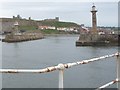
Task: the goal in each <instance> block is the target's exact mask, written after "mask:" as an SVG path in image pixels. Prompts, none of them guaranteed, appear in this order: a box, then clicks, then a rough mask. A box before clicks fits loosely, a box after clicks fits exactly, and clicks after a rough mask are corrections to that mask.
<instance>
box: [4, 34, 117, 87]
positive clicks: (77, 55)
mask: <svg viewBox="0 0 120 90" xmlns="http://www.w3.org/2000/svg"><path fill="white" fill-rule="evenodd" d="M77 39H78V36H59V37H55V36H52V37H46V38H45V39H42V40H35V41H28V42H22V43H3V44H2V66H3V68H17V69H20V68H21V69H40V68H45V67H48V66H52V65H57V64H58V63H68V62H74V61H79V60H83V59H90V58H93V57H98V56H102V55H105V54H112V53H115V52H117V51H118V47H76V46H75V41H76V40H77ZM115 78H116V63H115V58H109V60H103V61H98V62H94V63H90V64H87V65H81V66H76V67H73V68H70V69H67V70H65V72H64V87H65V88H96V87H99V86H101V85H103V84H105V83H108V82H110V81H111V80H114V79H115ZM2 81H3V83H2V85H3V88H5V87H6V88H14V87H15V88H57V87H58V71H55V72H52V73H45V74H3V80H2ZM111 87H116V84H115V85H112V86H111Z"/></svg>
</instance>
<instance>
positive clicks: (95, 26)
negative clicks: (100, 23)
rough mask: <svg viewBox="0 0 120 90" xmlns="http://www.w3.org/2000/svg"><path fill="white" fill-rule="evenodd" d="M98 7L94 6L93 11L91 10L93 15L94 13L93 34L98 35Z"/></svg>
mask: <svg viewBox="0 0 120 90" xmlns="http://www.w3.org/2000/svg"><path fill="white" fill-rule="evenodd" d="M96 12H97V10H96V7H95V5H94V4H93V6H92V10H91V13H92V34H97V18H96Z"/></svg>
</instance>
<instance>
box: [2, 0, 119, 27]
mask: <svg viewBox="0 0 120 90" xmlns="http://www.w3.org/2000/svg"><path fill="white" fill-rule="evenodd" d="M94 3H95V5H96V8H97V10H98V12H97V20H98V21H97V23H98V26H118V2H117V1H115V2H108V1H106V2H105V0H104V2H99V0H98V1H97V2H96V1H95V2H94ZM92 4H93V2H92V1H91V2H88V1H86V2H85V1H84V2H82V1H81V2H80V1H78V0H76V1H75V0H74V1H73V0H66V1H65V0H64V1H63V0H61V1H60V0H59V1H58V0H44V1H43V0H41V1H40V0H39V2H38V1H37V0H29V2H28V1H27V2H26V1H24V0H21V1H20V2H18V1H17V2H16V1H15V0H12V1H11V2H7V1H6V0H4V1H2V3H1V5H2V6H1V11H2V13H0V17H12V16H13V15H14V16H16V15H17V14H19V15H20V16H22V17H23V18H28V17H29V16H30V17H32V19H35V20H42V19H46V18H55V17H56V16H57V17H59V18H60V20H61V21H69V22H75V23H78V24H85V26H91V12H90V10H91V7H92Z"/></svg>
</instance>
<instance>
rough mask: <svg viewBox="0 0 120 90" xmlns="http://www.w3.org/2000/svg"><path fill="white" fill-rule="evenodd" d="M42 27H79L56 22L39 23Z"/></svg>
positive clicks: (73, 24) (68, 23) (70, 23)
mask: <svg viewBox="0 0 120 90" xmlns="http://www.w3.org/2000/svg"><path fill="white" fill-rule="evenodd" d="M39 22H40V23H41V24H42V25H48V26H55V27H79V25H78V24H76V23H72V22H57V21H39Z"/></svg>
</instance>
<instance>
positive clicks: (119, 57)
mask: <svg viewBox="0 0 120 90" xmlns="http://www.w3.org/2000/svg"><path fill="white" fill-rule="evenodd" d="M116 63H117V81H119V82H118V83H117V88H118V90H120V53H118V55H117V62H116Z"/></svg>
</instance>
